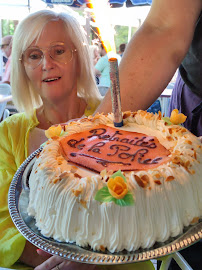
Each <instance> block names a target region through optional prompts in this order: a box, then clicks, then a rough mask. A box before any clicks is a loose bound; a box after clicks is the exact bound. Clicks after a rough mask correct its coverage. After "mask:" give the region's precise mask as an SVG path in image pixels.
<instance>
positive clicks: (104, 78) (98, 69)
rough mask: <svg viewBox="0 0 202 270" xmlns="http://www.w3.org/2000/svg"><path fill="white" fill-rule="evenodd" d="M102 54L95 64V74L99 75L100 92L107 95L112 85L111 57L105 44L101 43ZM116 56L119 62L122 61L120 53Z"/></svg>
mask: <svg viewBox="0 0 202 270" xmlns="http://www.w3.org/2000/svg"><path fill="white" fill-rule="evenodd" d="M100 56H101V58H100V59H99V60H98V62H97V64H96V65H95V75H96V76H99V85H98V89H99V91H100V94H101V95H102V96H105V94H106V93H107V91H108V89H109V87H110V74H109V72H110V66H109V62H108V60H109V57H108V54H107V52H106V50H105V48H104V46H103V44H101V45H100ZM115 57H116V58H117V60H118V64H119V63H120V61H121V57H120V56H119V55H118V54H116V55H115Z"/></svg>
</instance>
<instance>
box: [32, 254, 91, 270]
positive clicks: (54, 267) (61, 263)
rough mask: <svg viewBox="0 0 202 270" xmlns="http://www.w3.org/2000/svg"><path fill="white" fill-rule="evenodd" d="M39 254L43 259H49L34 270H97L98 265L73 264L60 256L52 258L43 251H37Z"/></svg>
mask: <svg viewBox="0 0 202 270" xmlns="http://www.w3.org/2000/svg"><path fill="white" fill-rule="evenodd" d="M37 253H38V254H39V255H41V256H42V257H48V259H47V260H46V261H45V262H43V263H42V264H40V265H38V266H37V267H36V268H34V270H45V269H46V270H70V269H71V270H96V265H89V264H84V263H76V262H71V261H68V260H65V259H63V258H61V257H59V256H51V255H50V254H48V253H46V252H45V251H43V250H37Z"/></svg>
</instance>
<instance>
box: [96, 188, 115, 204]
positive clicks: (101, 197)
mask: <svg viewBox="0 0 202 270" xmlns="http://www.w3.org/2000/svg"><path fill="white" fill-rule="evenodd" d="M95 200H96V201H99V202H111V201H115V198H114V197H113V196H112V195H111V194H110V193H109V190H108V187H107V186H106V187H103V188H101V189H100V190H98V192H97V193H96V195H95Z"/></svg>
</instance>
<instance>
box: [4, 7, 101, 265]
mask: <svg viewBox="0 0 202 270" xmlns="http://www.w3.org/2000/svg"><path fill="white" fill-rule="evenodd" d="M93 71H94V70H93V66H92V64H91V60H90V54H89V48H88V45H87V41H86V37H85V34H84V31H83V28H82V27H81V26H80V25H79V24H78V22H77V21H76V19H75V18H74V17H73V16H72V15H70V14H66V13H65V14H64V13H60V14H56V13H54V12H52V11H47V10H43V11H39V12H36V13H33V14H31V15H29V16H28V17H27V18H25V19H24V20H23V21H21V23H20V24H19V25H18V27H17V29H16V31H15V34H14V39H13V53H12V77H11V85H12V95H13V100H14V103H15V105H16V107H17V109H18V111H21V113H18V114H15V115H13V116H11V117H9V118H7V119H6V120H5V121H3V122H1V124H0V134H1V141H0V197H1V202H0V232H1V240H0V266H1V267H10V266H11V265H13V264H14V263H15V262H16V261H17V260H18V259H20V261H21V262H24V263H26V264H27V265H30V266H32V267H35V266H37V265H39V264H40V263H42V262H43V261H44V260H46V259H47V258H46V257H43V256H40V255H39V254H37V252H36V247H33V246H32V245H31V244H29V242H27V241H26V240H25V238H24V237H23V236H22V235H21V234H20V233H19V232H18V230H17V229H16V228H15V226H14V225H13V223H12V221H11V218H10V216H9V211H8V204H7V197H8V189H9V185H10V182H11V180H12V178H13V176H14V174H15V172H16V170H17V169H18V167H19V166H20V165H21V163H22V162H23V161H24V160H25V159H26V158H27V157H28V156H29V155H30V154H31V153H32V152H33V151H34V150H36V149H37V148H38V147H39V146H40V145H41V143H43V142H44V141H45V140H46V138H45V135H44V130H45V129H47V128H49V127H50V126H51V125H53V124H58V123H62V122H66V121H69V120H71V119H73V118H80V117H82V116H83V115H89V114H92V113H93V112H94V110H95V109H96V108H97V106H98V105H99V103H100V99H101V97H100V94H99V92H98V90H97V87H96V83H95V78H94V73H93ZM22 111H23V112H22ZM57 258H58V257H57ZM57 264H58V261H57V260H56V261H55V262H53V263H52V265H51V266H50V269H52V268H54V267H55V265H57ZM79 266H80V267H81V265H80V264H79ZM71 267H72V265H71ZM85 267H87V265H85ZM88 268H89V266H88ZM93 268H94V266H92V269H93ZM47 269H49V268H47ZM81 269H83V268H81ZM90 269H91V267H90Z"/></svg>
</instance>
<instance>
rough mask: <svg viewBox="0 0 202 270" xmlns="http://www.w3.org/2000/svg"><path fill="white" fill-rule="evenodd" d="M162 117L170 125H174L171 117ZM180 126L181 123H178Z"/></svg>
mask: <svg viewBox="0 0 202 270" xmlns="http://www.w3.org/2000/svg"><path fill="white" fill-rule="evenodd" d="M162 119H163V120H164V121H165V122H166V123H167V124H168V125H169V126H170V125H174V124H173V123H172V122H171V121H170V118H169V117H162ZM178 126H182V125H181V124H178Z"/></svg>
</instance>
